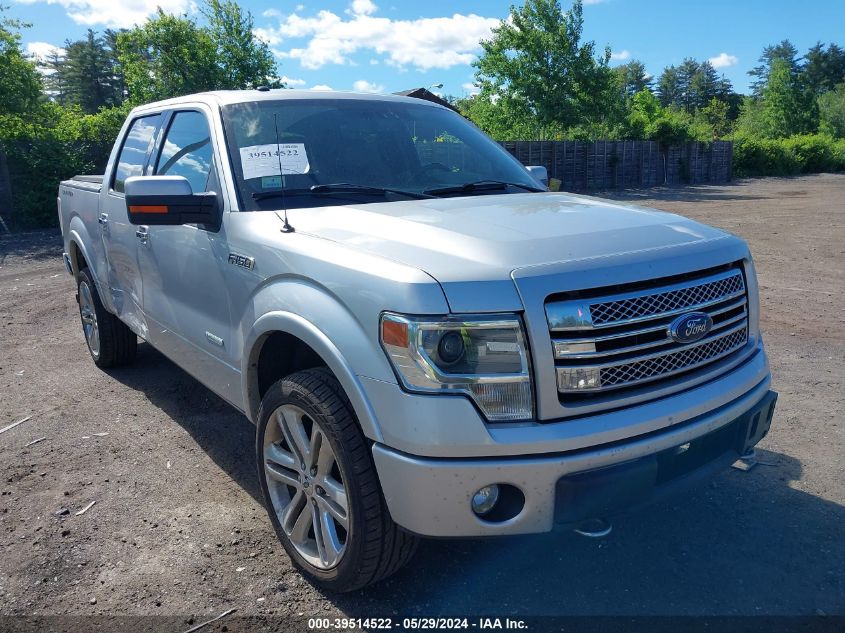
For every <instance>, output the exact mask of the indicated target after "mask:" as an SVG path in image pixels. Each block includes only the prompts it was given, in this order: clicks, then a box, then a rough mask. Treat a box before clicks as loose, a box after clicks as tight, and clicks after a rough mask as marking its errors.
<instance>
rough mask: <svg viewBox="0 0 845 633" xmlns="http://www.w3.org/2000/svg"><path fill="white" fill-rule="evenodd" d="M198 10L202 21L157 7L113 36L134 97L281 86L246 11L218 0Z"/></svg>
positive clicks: (139, 99)
mask: <svg viewBox="0 0 845 633" xmlns="http://www.w3.org/2000/svg"><path fill="white" fill-rule="evenodd" d="M203 12H204V15H205V16H206V18H207V19H208V25H207V26H200V25H198V24H197V23H196V21H194V20H192V19H191V18H189V17H187V16H172V15H168V14H166V13H164V12H163V11H161V10H159V12H158V14H157V15H156V16H155V17H153V18H152V19H151V20H149V21H148V22H146V23H145V24H144V25H143V26H138V27H135V28H134V29H131V30H129V31H126V32H124V33H121V34H119V35H118V36H117V49H118V57H119V60H120V64H121V66H122V68H123V71H124V75H125V81H126V90H127V92H128V93H129V98H130V99H131V100H132V101H133V102H134V103H142V102H147V101H154V100H157V99H164V98H167V97H175V96H179V95H184V94H190V93H193V92H202V91H206V90H223V89H238V88H250V87H254V86H258V85H262V84H264V85H267V84H269V85H271V86H273V87H281V83H280V82H279V81H278V80H277V79H275V77H276V65H275V62H274V61H273V58H272V54H271V53H270V50H269V49H268V48H267V46H266V44H264V43H263V42H260V41H258V40H257V39H256V38H255V36H254V35H253V34H252V25H253V21H252V16H251V14H249V13H246V14H244V13H243V12H242V11H241V9H240V8H239V7H238V6H237V5H236V4H235V3H234V2H220V1H219V0H208V2H207V4H206V5H205V8H204V9H203Z"/></svg>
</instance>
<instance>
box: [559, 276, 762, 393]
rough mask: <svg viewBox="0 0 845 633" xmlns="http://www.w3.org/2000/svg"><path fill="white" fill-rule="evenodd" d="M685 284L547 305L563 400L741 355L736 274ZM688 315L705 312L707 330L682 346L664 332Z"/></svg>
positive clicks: (744, 306) (742, 304)
mask: <svg viewBox="0 0 845 633" xmlns="http://www.w3.org/2000/svg"><path fill="white" fill-rule="evenodd" d="M689 277H690V276H687V277H685V278H684V279H683V280H682V281H679V282H675V283H671V280H669V281H668V282H667V281H665V280H664V281H662V282H661V281H660V280H658V281H656V282H654V283H653V284H638V285H636V286H628V288H629V289H630V290H629V291H628V292H625V287H622V288H621V291H619V292H616V293H614V294H613V295H611V296H602V297H598V298H588V299H578V298H576V299H570V300H564V301H549V302H547V303H546V315H547V318H548V321H549V329H550V330H551V333H552V345H553V349H554V358H555V370H556V373H557V385H558V391H559V392H560V394H561V397H562V398H565V399H567V400H572V399H573V398H576V399H577V398H578V397H588V396H594V395H596V394H597V393H603V392H606V391H610V390H616V389H623V388H631V387H636V386H638V385H641V384H644V383H651V382H653V381H657V380H662V379H668V378H670V377H674V376H679V375H681V374H684V373H685V372H692V371H694V370H695V369H698V368H700V367H703V366H705V365H708V364H710V363H713V362H715V361H717V360H719V359H722V358H726V357H728V356H730V355H731V354H733V353H734V352H737V351H738V350H740V349H741V348H743V347H744V346H745V344H746V343H747V341H748V300H747V296H746V288H745V278H744V276H743V273H742V270H741V269H740V268H730V269H728V270H721V271H718V272H712V271H710V272H707V271H704V272H702V273H701V274H699V275H693V276H692V277H693V278H691V279H690V278H689ZM643 286H646V287H643ZM632 288H635V289H632ZM688 312H706V313H707V314H708V315H709V316H710V318H711V319H712V322H713V325H712V328H711V329H710V331H709V332H707V334H706V336H705V337H704V338H703V339H701V340H698V341H695V342H692V343H680V342H677V341H676V340H675V339H673V338H671V336H670V335H669V326H670V325H671V323H672V322H673V321H674V320H675V319H676V318H678V315H681V314H685V313H688Z"/></svg>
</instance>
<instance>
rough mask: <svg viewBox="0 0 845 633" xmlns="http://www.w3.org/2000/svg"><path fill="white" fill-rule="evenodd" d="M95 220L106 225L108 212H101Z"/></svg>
mask: <svg viewBox="0 0 845 633" xmlns="http://www.w3.org/2000/svg"><path fill="white" fill-rule="evenodd" d="M97 222H99V223H100V224H102V225H103V226H106V225H107V224H108V223H109V214H108V213H101V214H100V215H99V217H98V218H97Z"/></svg>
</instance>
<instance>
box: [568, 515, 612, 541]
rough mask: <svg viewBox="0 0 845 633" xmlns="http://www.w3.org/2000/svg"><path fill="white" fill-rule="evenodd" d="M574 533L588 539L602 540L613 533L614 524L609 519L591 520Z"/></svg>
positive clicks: (579, 526)
mask: <svg viewBox="0 0 845 633" xmlns="http://www.w3.org/2000/svg"><path fill="white" fill-rule="evenodd" d="M572 531H573V532H575V533H576V534H580V535H581V536H586V537H588V538H602V537H603V536H607V535H608V534H610V533H611V532H612V531H613V524H612V523H611V522H610V521H608V520H607V519H590V520H588V521H584V522H583V523H581V524H579V525H578V527H576V528H573V529H572Z"/></svg>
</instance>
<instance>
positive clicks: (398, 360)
mask: <svg viewBox="0 0 845 633" xmlns="http://www.w3.org/2000/svg"><path fill="white" fill-rule="evenodd" d="M380 331H381V344H382V346H383V347H384V349H385V351H386V352H387V355H388V357H389V358H390V361H391V363H393V367H394V368H395V369H396V373H397V374H398V375H399V378H400V379H401V381H402V384H403V386H404V387H405V389H407V390H408V391H414V392H417V393H450V394H454V393H459V394H464V395H467V396H469V397H470V398H472V400H473V401H475V403H476V404H477V405H478V408H479V409H481V411H482V412H483V413H484V415H485V417H486V418H487V419H488V420H490V421H491V422H502V421H506V420H525V419H528V418H531V416H532V412H533V400H532V396H531V372H530V368H529V360H528V349H527V348H526V345H525V336H524V334H523V332H522V323H521V322H520V320H519V318H518V317H517V316H516V315H505V316H501V315H500V316H450V317H443V318H433V317H410V316H404V315H399V314H392V313H385V314H383V315H382V317H381V328H380Z"/></svg>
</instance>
